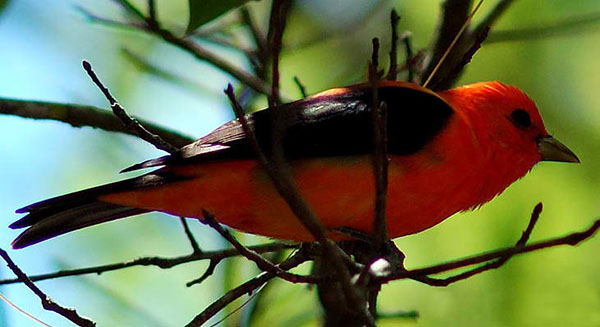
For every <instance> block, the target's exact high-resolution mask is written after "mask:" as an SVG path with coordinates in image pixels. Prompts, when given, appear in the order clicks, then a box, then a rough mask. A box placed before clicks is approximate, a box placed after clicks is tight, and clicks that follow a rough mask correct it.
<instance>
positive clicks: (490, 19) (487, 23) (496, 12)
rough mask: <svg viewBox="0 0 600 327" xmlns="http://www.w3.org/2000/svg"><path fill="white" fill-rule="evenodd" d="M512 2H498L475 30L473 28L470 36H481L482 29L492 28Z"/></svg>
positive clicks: (501, 0)
mask: <svg viewBox="0 0 600 327" xmlns="http://www.w3.org/2000/svg"><path fill="white" fill-rule="evenodd" d="M513 2H514V0H499V1H498V2H497V3H496V6H495V7H494V8H493V9H492V10H490V12H488V14H487V15H486V16H485V17H484V18H483V19H482V20H481V21H480V22H479V24H477V26H476V27H475V28H473V30H472V31H471V34H472V35H474V36H477V35H479V34H481V33H482V32H483V30H484V29H486V28H488V27H491V26H493V25H494V24H495V23H496V21H497V20H498V19H499V18H500V16H502V14H504V13H505V12H506V10H507V9H508V7H509V6H510V5H511V4H512V3H513Z"/></svg>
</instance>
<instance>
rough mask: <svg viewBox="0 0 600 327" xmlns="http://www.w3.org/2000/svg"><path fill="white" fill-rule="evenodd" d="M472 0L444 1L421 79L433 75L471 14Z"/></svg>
mask: <svg viewBox="0 0 600 327" xmlns="http://www.w3.org/2000/svg"><path fill="white" fill-rule="evenodd" d="M471 1H472V0H445V1H444V2H442V12H441V14H440V15H439V20H440V21H439V23H438V26H437V28H436V31H435V41H434V43H433V46H432V47H431V54H430V56H429V57H428V64H427V67H425V69H424V70H423V71H422V75H421V77H420V80H422V81H424V80H425V79H426V78H427V77H428V76H430V75H431V72H432V71H433V69H434V67H435V66H436V65H437V63H438V62H439V61H440V59H441V58H442V56H443V55H444V53H445V52H446V50H447V49H448V47H449V46H450V44H451V43H452V40H453V39H454V38H455V37H456V35H457V33H458V31H459V30H460V29H461V26H463V24H464V23H465V20H466V19H467V17H468V16H469V8H470V6H471Z"/></svg>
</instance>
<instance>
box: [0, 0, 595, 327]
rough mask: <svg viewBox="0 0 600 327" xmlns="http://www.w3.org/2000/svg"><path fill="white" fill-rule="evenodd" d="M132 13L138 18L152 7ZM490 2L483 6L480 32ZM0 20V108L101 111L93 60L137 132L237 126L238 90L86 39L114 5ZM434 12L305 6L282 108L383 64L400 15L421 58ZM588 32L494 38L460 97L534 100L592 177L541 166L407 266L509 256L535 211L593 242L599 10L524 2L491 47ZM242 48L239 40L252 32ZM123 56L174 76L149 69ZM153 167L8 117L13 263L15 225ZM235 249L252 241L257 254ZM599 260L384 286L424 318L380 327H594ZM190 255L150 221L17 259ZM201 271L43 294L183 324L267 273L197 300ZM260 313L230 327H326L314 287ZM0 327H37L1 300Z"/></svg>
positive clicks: (528, 261) (35, 7) (122, 142)
mask: <svg viewBox="0 0 600 327" xmlns="http://www.w3.org/2000/svg"><path fill="white" fill-rule="evenodd" d="M137 3H138V4H140V6H143V4H144V1H138V2H137ZM157 3H158V13H159V17H160V19H161V21H163V22H165V24H167V26H169V27H170V28H172V29H173V30H175V31H179V32H180V31H183V30H184V29H185V25H186V23H187V20H188V9H187V1H185V0H177V1H173V0H172V1H166V0H164V1H160V0H159V1H157ZM494 3H495V1H493V0H487V2H486V4H484V6H483V8H482V9H481V14H480V16H479V17H481V15H483V13H485V12H486V11H487V10H489V9H490V8H491V7H492V5H493V4H494ZM0 4H4V7H3V9H2V11H1V12H0V97H4V98H16V99H32V100H47V101H56V102H66V103H77V104H86V105H95V106H98V107H102V108H107V105H106V102H105V100H104V99H103V97H102V96H101V94H100V93H99V91H98V90H97V89H96V87H95V86H94V85H93V84H92V83H91V82H90V81H89V79H88V78H87V76H86V74H85V73H84V71H83V70H82V69H81V60H82V59H87V60H89V61H90V62H91V63H92V64H93V65H94V67H95V69H96V71H97V72H98V73H99V75H100V77H101V78H102V79H103V81H104V82H105V83H106V84H107V85H108V86H109V87H110V89H111V90H112V91H113V93H114V95H115V96H116V97H117V98H118V99H119V100H120V102H121V103H122V104H123V105H124V106H125V107H126V108H127V109H128V110H129V112H130V113H132V114H135V115H137V116H139V117H143V118H145V119H147V120H150V121H154V122H157V123H161V124H163V125H165V126H169V127H171V128H173V129H176V130H179V131H181V132H183V133H186V134H188V135H191V136H195V137H199V136H202V135H203V134H205V133H207V132H209V131H210V130H212V129H213V128H215V127H217V126H218V125H220V124H221V123H224V122H226V121H227V120H229V119H231V118H232V113H231V110H230V109H229V106H228V104H227V101H226V99H225V97H224V96H223V93H222V89H223V88H224V87H225V85H226V83H227V82H228V81H231V80H232V79H231V77H229V76H228V75H226V74H223V73H221V72H220V71H217V70H215V69H214V68H213V67H211V66H210V65H208V64H205V63H199V62H197V61H195V60H194V59H192V58H191V57H190V56H189V55H187V54H185V53H182V52H181V51H179V50H177V49H175V48H173V47H171V46H168V45H166V44H164V43H163V42H162V41H160V40H158V39H156V38H153V37H150V36H147V35H144V34H143V33H140V32H135V31H131V30H127V29H120V28H114V27H109V26H106V25H101V24H96V23H91V22H90V21H89V20H88V19H86V16H85V15H84V14H82V12H81V11H80V10H79V9H78V7H79V6H81V7H83V8H85V9H86V10H88V11H90V12H92V13H94V14H96V15H99V16H103V17H109V18H112V19H117V20H119V19H125V16H124V14H123V11H122V10H120V7H119V6H118V5H116V4H115V2H114V1H108V0H104V1H97V0H96V1H92V0H71V1H66V0H55V1H51V2H46V1H35V0H9V1H6V0H4V1H0ZM440 4H441V1H437V0H435V1H434V0H427V1H402V0H396V1H366V0H363V1H360V0H351V1H349V0H345V1H338V0H328V1H322V0H302V1H296V5H295V8H294V10H293V12H292V16H291V17H290V21H289V25H288V29H287V32H286V33H287V34H286V35H285V39H284V44H285V47H286V48H285V49H284V52H283V56H282V62H281V65H282V66H281V70H282V84H283V91H284V93H285V94H286V95H288V96H289V97H290V98H298V97H299V96H300V95H299V92H298V90H297V88H296V87H295V85H294V83H293V81H292V77H293V76H298V77H299V78H300V79H301V80H302V81H303V83H304V84H305V85H306V87H307V89H308V91H309V93H315V92H317V91H320V90H323V89H327V88H330V87H334V86H341V85H346V84H351V83H355V82H359V81H362V80H364V79H365V77H366V67H367V60H368V58H369V56H370V51H371V50H370V42H371V38H372V37H375V36H379V37H380V38H381V40H382V42H383V43H384V45H383V46H384V48H386V47H389V40H388V39H389V36H388V35H389V21H388V16H389V10H390V9H391V8H392V7H395V8H396V9H397V10H398V12H399V14H400V15H401V17H402V19H401V22H400V29H401V30H402V31H404V30H409V31H412V33H413V42H414V47H415V49H417V50H418V49H422V48H426V47H427V46H428V45H429V43H430V38H431V35H432V33H433V31H434V29H435V24H436V20H437V17H438V14H439V11H440ZM268 8H269V3H268V1H266V0H263V1H261V2H251V7H250V9H251V11H252V13H253V14H254V15H256V17H257V19H258V20H259V21H260V22H261V23H263V24H264V23H266V17H267V13H268ZM594 15H595V16H598V19H595V18H594V17H595V16H594ZM231 16H232V15H231V14H230V15H226V16H225V17H224V19H230V18H231ZM584 16H585V17H587V18H589V19H588V20H589V22H588V23H586V24H575V25H576V26H575V27H573V26H570V27H568V26H564V28H560V29H558V31H559V32H558V33H552V35H542V34H541V33H537V34H534V35H533V37H532V38H528V39H526V40H517V41H510V42H509V41H502V42H500V40H499V39H498V38H496V41H497V42H493V41H494V37H495V35H494V34H492V35H491V37H490V40H489V42H487V43H485V44H484V46H483V48H482V49H481V50H480V51H479V52H478V53H477V54H476V56H475V58H474V60H473V61H472V63H471V64H470V65H469V66H468V68H467V71H466V73H465V74H464V75H463V76H462V77H461V78H460V80H459V84H466V83H469V82H475V81H484V80H500V81H503V82H505V83H510V84H515V85H518V86H519V87H521V88H522V89H523V90H525V91H526V92H527V93H528V94H530V95H531V97H532V98H534V99H535V101H536V102H537V104H538V106H539V108H540V111H541V113H542V115H543V117H544V120H545V122H546V126H547V127H548V129H549V130H550V132H551V133H553V134H554V135H555V136H556V137H557V138H559V139H560V140H562V141H563V142H564V143H565V144H567V145H569V146H570V147H571V148H572V150H574V151H575V152H576V153H577V154H578V155H579V157H580V158H581V160H582V163H581V164H580V165H569V164H560V163H542V164H540V165H538V166H537V167H535V168H534V170H533V171H532V172H531V173H530V174H529V175H528V176H527V177H526V178H524V179H523V180H521V181H518V182H517V183H515V184H514V185H512V186H511V187H510V188H509V189H508V190H507V191H506V192H504V194H502V195H501V196H499V197H498V198H496V199H495V200H493V201H492V202H491V203H489V204H487V205H485V206H483V207H482V208H481V209H479V210H477V211H475V212H470V213H464V214H458V215H456V217H453V218H452V219H449V220H447V221H445V222H444V223H442V224H440V225H438V226H436V227H434V228H432V229H430V230H428V231H425V232H422V233H420V234H418V235H413V236H409V237H404V238H401V239H398V240H397V243H398V245H399V247H400V248H401V249H402V250H404V251H405V253H406V254H407V265H408V266H409V267H419V266H423V265H427V264H432V263H438V262H442V261H445V260H450V259H453V258H457V257H462V256H466V255H469V254H474V253H479V252H482V251H485V250H490V249H495V248H498V247H504V246H509V245H511V244H512V243H513V242H515V241H516V240H517V239H518V238H519V236H520V233H521V230H522V229H523V228H524V227H525V225H526V224H527V221H528V218H529V215H530V212H531V210H532V209H533V207H534V205H535V204H536V203H537V202H540V201H542V202H543V203H544V208H545V209H544V213H543V215H542V218H541V220H540V222H539V224H538V226H537V228H536V230H535V231H534V233H533V236H532V239H533V240H540V239H545V238H549V237H554V236H559V235H563V234H566V233H569V232H571V231H575V230H580V229H583V228H585V227H587V226H589V225H590V224H591V223H592V221H593V220H594V219H595V218H597V217H598V216H600V201H598V200H599V199H598V196H599V194H600V169H599V167H600V131H599V127H600V100H599V98H598V90H599V87H600V77H599V76H600V61H599V60H598V58H599V57H598V56H599V55H598V54H599V53H600V42H599V41H600V2H598V1H596V0H578V1H571V0H553V1H545V0H529V1H516V2H515V3H514V5H513V6H512V7H511V8H510V9H509V10H508V12H507V13H506V14H505V15H504V16H503V17H502V18H501V19H500V21H499V22H498V24H497V26H496V28H495V31H502V30H504V31H506V30H513V29H519V28H530V27H543V26H551V25H552V24H554V23H556V22H563V21H564V22H570V21H573V20H574V21H577V20H578V18H579V17H584ZM476 20H477V17H476V18H475V21H476ZM596 21H597V22H596ZM233 32H234V33H238V34H239V35H240V36H239V37H240V38H243V37H245V35H244V33H243V31H236V30H235V29H234V30H233ZM496 36H498V34H496ZM205 46H207V47H210V48H211V49H212V50H214V51H218V52H219V53H220V54H222V55H224V56H227V58H228V59H230V60H231V61H233V62H237V63H239V65H240V66H243V67H248V63H246V62H244V61H243V59H242V57H241V56H240V55H239V54H238V53H236V52H234V51H228V50H226V49H224V48H220V47H218V46H215V45H214V44H209V43H207V44H205ZM123 49H127V50H128V51H130V52H132V53H134V54H136V55H137V56H140V57H141V58H144V60H146V61H147V62H148V63H151V64H153V65H155V66H157V67H160V68H161V69H163V70H164V71H165V72H167V74H162V75H161V74H155V73H153V72H151V71H149V70H147V69H144V67H141V66H140V65H139V62H136V61H135V60H132V59H131V56H128V55H126V54H125V52H124V50H123ZM382 60H383V58H382ZM384 61H385V60H384ZM173 77H176V78H173ZM263 104H264V101H257V102H256V103H255V104H254V107H255V109H259V108H260V106H261V105H263ZM158 155H162V153H160V152H158V151H157V150H155V149H154V148H153V147H152V146H150V145H148V144H145V143H143V142H142V141H140V140H138V139H135V138H133V137H129V136H123V135H116V134H112V133H107V132H103V131H99V130H94V129H92V128H73V127H71V126H68V125H66V124H62V123H58V122H50V121H35V120H31V119H23V118H18V117H11V116H0V156H1V158H2V159H1V160H0V217H1V218H0V219H1V222H0V227H1V228H0V247H2V248H4V249H8V248H9V243H10V241H11V240H12V239H13V238H14V237H15V236H16V235H17V234H18V232H17V231H12V230H9V229H8V228H7V227H6V226H7V225H8V224H9V223H10V222H12V221H14V220H15V219H17V218H18V215H16V214H14V210H15V209H16V208H19V207H21V206H24V205H27V204H29V203H31V202H34V201H37V200H40V199H44V198H47V197H51V196H54V195H57V194H62V193H66V192H70V191H73V190H78V189H82V188H85V187H90V186H94V185H97V184H101V183H106V182H109V181H114V180H117V179H120V178H123V176H120V175H118V173H117V172H118V171H119V170H120V169H122V168H123V167H126V166H128V165H131V164H133V163H137V162H140V161H143V160H145V159H148V158H151V157H154V156H158ZM198 225H199V224H198ZM192 227H193V231H194V232H195V233H196V235H197V237H198V238H199V239H200V243H201V246H202V247H203V248H204V249H219V248H223V247H224V246H226V244H224V242H223V241H222V240H221V239H220V238H219V237H217V236H216V235H215V233H214V232H212V231H210V230H208V229H206V228H204V227H203V226H196V224H193V226H192ZM242 237H244V238H245V239H246V240H247V241H248V242H250V243H256V242H261V241H264V240H261V239H259V238H256V237H248V236H242ZM599 250H600V239H598V237H596V238H595V239H592V240H590V241H588V242H585V243H583V244H581V245H580V246H578V247H576V248H571V247H561V248H553V249H547V250H544V251H540V252H535V253H530V254H526V255H522V256H519V257H516V258H514V259H512V260H511V261H510V262H508V263H507V264H506V265H505V266H504V267H502V268H500V269H498V270H494V271H491V272H488V273H485V274H482V275H479V276H476V277H473V278H471V279H469V280H467V281H463V282H459V283H456V284H453V285H451V286H449V287H446V288H433V287H429V286H425V285H421V284H418V283H416V282H413V281H398V282H394V283H391V284H390V285H387V286H385V287H384V289H383V294H382V296H381V298H380V307H381V310H382V311H383V312H389V313H393V312H396V311H399V310H417V311H418V312H419V314H420V317H419V318H418V319H386V320H383V321H382V322H381V325H382V326H398V325H404V326H417V325H418V326H532V327H533V326H599V325H600V262H599V260H598V258H599V257H598V255H599ZM189 251H190V249H189V244H188V242H187V240H186V238H185V237H184V235H183V233H182V228H181V225H180V223H179V222H178V220H177V219H173V217H169V216H166V215H162V214H147V215H144V216H140V217H138V218H134V219H127V220H122V221H118V222H114V223H110V224H105V225H101V226H97V227H95V228H91V229H87V230H84V231H80V232H78V233H73V234H69V235H66V236H63V237H60V238H58V239H55V240H52V241H50V242H45V243H42V244H39V245H37V246H34V247H31V248H27V249H24V250H19V251H10V254H11V256H12V257H13V259H14V260H15V261H16V262H17V263H18V264H19V265H20V266H21V267H22V268H23V269H24V270H25V271H26V272H27V273H29V274H35V273H42V272H49V271H53V270H56V269H63V268H74V267H82V266H89V265H95V264H103V263H111V262H117V261H124V260H128V259H132V258H135V257H138V256H145V255H161V256H174V255H181V254H185V253H188V252H189ZM207 264H208V263H207V262H202V263H193V264H187V265H185V266H180V267H176V268H173V269H169V270H160V269H158V268H154V267H141V268H130V269H127V270H122V271H118V272H110V273H106V274H103V275H101V276H95V275H88V276H83V277H71V278H64V279H59V280H52V281H44V282H40V283H39V286H40V287H41V288H42V289H43V290H44V291H46V292H47V293H48V294H49V295H51V296H52V297H53V298H54V299H56V300H57V301H58V302H60V303H62V304H64V305H67V306H75V307H76V308H77V309H78V311H79V312H80V313H81V314H83V315H86V316H89V317H91V318H93V319H94V320H95V321H97V322H98V323H99V325H100V326H179V325H183V324H185V323H187V322H188V321H189V320H191V318H192V317H193V316H194V315H196V314H197V313H199V312H200V311H201V310H202V309H204V308H205V307H206V306H207V305H208V304H210V303H211V302H212V301H213V300H214V299H216V298H217V297H218V296H219V294H222V293H223V292H224V291H225V290H227V289H229V288H231V287H233V286H235V285H237V284H239V283H240V282H241V281H243V280H245V279H247V278H249V277H250V276H252V275H253V274H255V273H256V271H255V268H254V265H253V264H247V263H245V262H243V261H241V260H231V261H228V262H226V263H225V264H222V265H220V266H219V268H218V269H217V271H216V274H215V275H214V276H213V277H212V278H210V279H209V280H208V281H207V282H205V283H204V284H202V285H196V286H194V287H191V288H187V287H185V283H186V282H187V281H190V280H192V279H194V278H196V277H198V276H199V275H200V274H201V273H202V272H203V270H204V269H205V268H206V266H207ZM304 269H305V270H307V269H308V267H304ZM6 277H12V275H11V272H10V271H9V270H8V269H6V268H4V266H3V265H2V267H0V278H6ZM0 292H1V293H2V294H3V295H4V296H6V297H7V298H9V299H10V300H11V301H13V302H14V303H15V304H16V305H18V306H19V307H21V308H23V309H25V310H26V311H28V312H30V313H31V314H33V315H35V316H36V317H38V318H40V319H42V320H43V321H45V322H47V323H50V324H52V325H53V326H67V325H68V322H67V321H65V320H64V319H63V318H62V317H59V316H57V315H55V314H53V313H50V312H46V311H44V310H43V309H42V308H41V306H40V304H39V301H38V299H37V298H36V297H35V296H34V295H33V294H32V293H31V292H30V291H29V290H27V289H26V288H25V287H24V286H22V285H9V286H3V287H0ZM261 303H262V304H261V306H260V308H259V309H258V310H259V313H258V314H257V316H256V317H255V318H254V320H253V321H251V322H248V321H247V320H248V319H247V317H246V316H247V314H246V315H245V312H248V308H250V307H251V306H252V304H251V305H249V306H246V307H244V308H243V309H242V310H240V311H238V312H237V313H235V314H234V315H232V317H230V318H229V319H227V320H225V322H224V323H223V324H222V325H223V326H244V325H245V324H249V325H251V326H315V325H316V321H317V318H318V316H319V315H320V312H319V309H318V305H317V304H316V295H315V291H314V289H310V288H306V287H303V286H295V285H288V284H285V283H283V282H276V283H275V287H270V288H268V289H267V290H266V294H265V295H264V297H263V302H261ZM240 304H241V302H238V303H237V304H236V305H235V306H233V307H232V308H231V309H230V311H231V310H233V309H235V308H236V307H237V306H239V305H240ZM0 326H36V324H35V323H34V322H33V321H31V320H30V319H28V318H26V317H24V316H23V315H21V314H20V313H18V312H17V311H16V310H15V309H13V308H11V307H9V306H7V305H6V304H5V303H3V302H0Z"/></svg>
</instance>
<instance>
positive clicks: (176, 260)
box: [0, 243, 294, 285]
mask: <svg viewBox="0 0 600 327" xmlns="http://www.w3.org/2000/svg"><path fill="white" fill-rule="evenodd" d="M248 248H249V249H251V250H252V251H255V252H257V253H266V252H274V251H279V250H283V249H290V248H294V246H293V245H289V244H282V243H270V244H263V245H256V246H249V247H248ZM239 255H240V253H239V252H238V251H237V250H236V249H226V250H219V251H206V252H200V253H192V254H188V255H184V256H179V257H171V258H164V257H141V258H137V259H134V260H131V261H126V262H118V263H113V264H107V265H100V266H92V267H86V268H78V269H68V270H60V271H56V272H52V273H47V274H40V275H33V276H30V277H29V278H30V279H31V280H32V281H40V280H47V279H55V278H62V277H68V276H80V275H86V274H98V275H100V274H102V273H105V272H108V271H114V270H120V269H125V268H129V267H136V266H155V267H158V268H161V269H169V268H172V267H175V266H178V265H181V264H185V263H189V262H195V261H200V260H220V259H225V258H230V257H236V256H239ZM19 282H21V280H20V279H18V278H16V279H2V280H0V285H5V284H15V283H19Z"/></svg>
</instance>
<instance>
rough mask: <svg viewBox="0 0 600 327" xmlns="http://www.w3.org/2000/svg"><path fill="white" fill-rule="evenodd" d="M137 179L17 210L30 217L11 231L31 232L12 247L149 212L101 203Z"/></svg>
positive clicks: (24, 245) (17, 223)
mask: <svg viewBox="0 0 600 327" xmlns="http://www.w3.org/2000/svg"><path fill="white" fill-rule="evenodd" d="M136 179H137V178H134V179H129V180H124V181H120V182H116V183H112V184H107V185H103V186H99V187H94V188H90V189H87V190H83V191H79V192H75V193H70V194H66V195H63V196H59V197H55V198H52V199H48V200H44V201H41V202H37V203H34V204H31V205H28V206H26V207H24V208H21V209H19V210H17V211H16V212H17V213H27V216H25V217H23V218H21V219H19V220H17V221H15V222H14V223H12V224H11V225H10V226H9V227H10V228H12V229H18V228H25V227H28V228H27V229H26V230H25V231H24V232H23V233H21V234H20V235H19V236H18V237H17V238H16V239H15V240H14V241H13V242H12V244H11V245H12V247H13V248H14V249H21V248H24V247H27V246H30V245H33V244H36V243H39V242H42V241H45V240H47V239H50V238H53V237H56V236H59V235H62V234H65V233H68V232H71V231H74V230H78V229H81V228H84V227H88V226H92V225H96V224H100V223H103V222H107V221H111V220H115V219H119V218H124V217H128V216H132V215H137V214H140V213H144V212H148V211H149V210H145V209H138V208H131V207H126V206H121V205H118V204H113V203H107V202H102V201H99V200H98V197H99V196H101V195H104V194H108V193H112V192H115V191H119V190H121V189H125V188H128V187H131V186H132V184H134V183H135V182H136Z"/></svg>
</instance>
